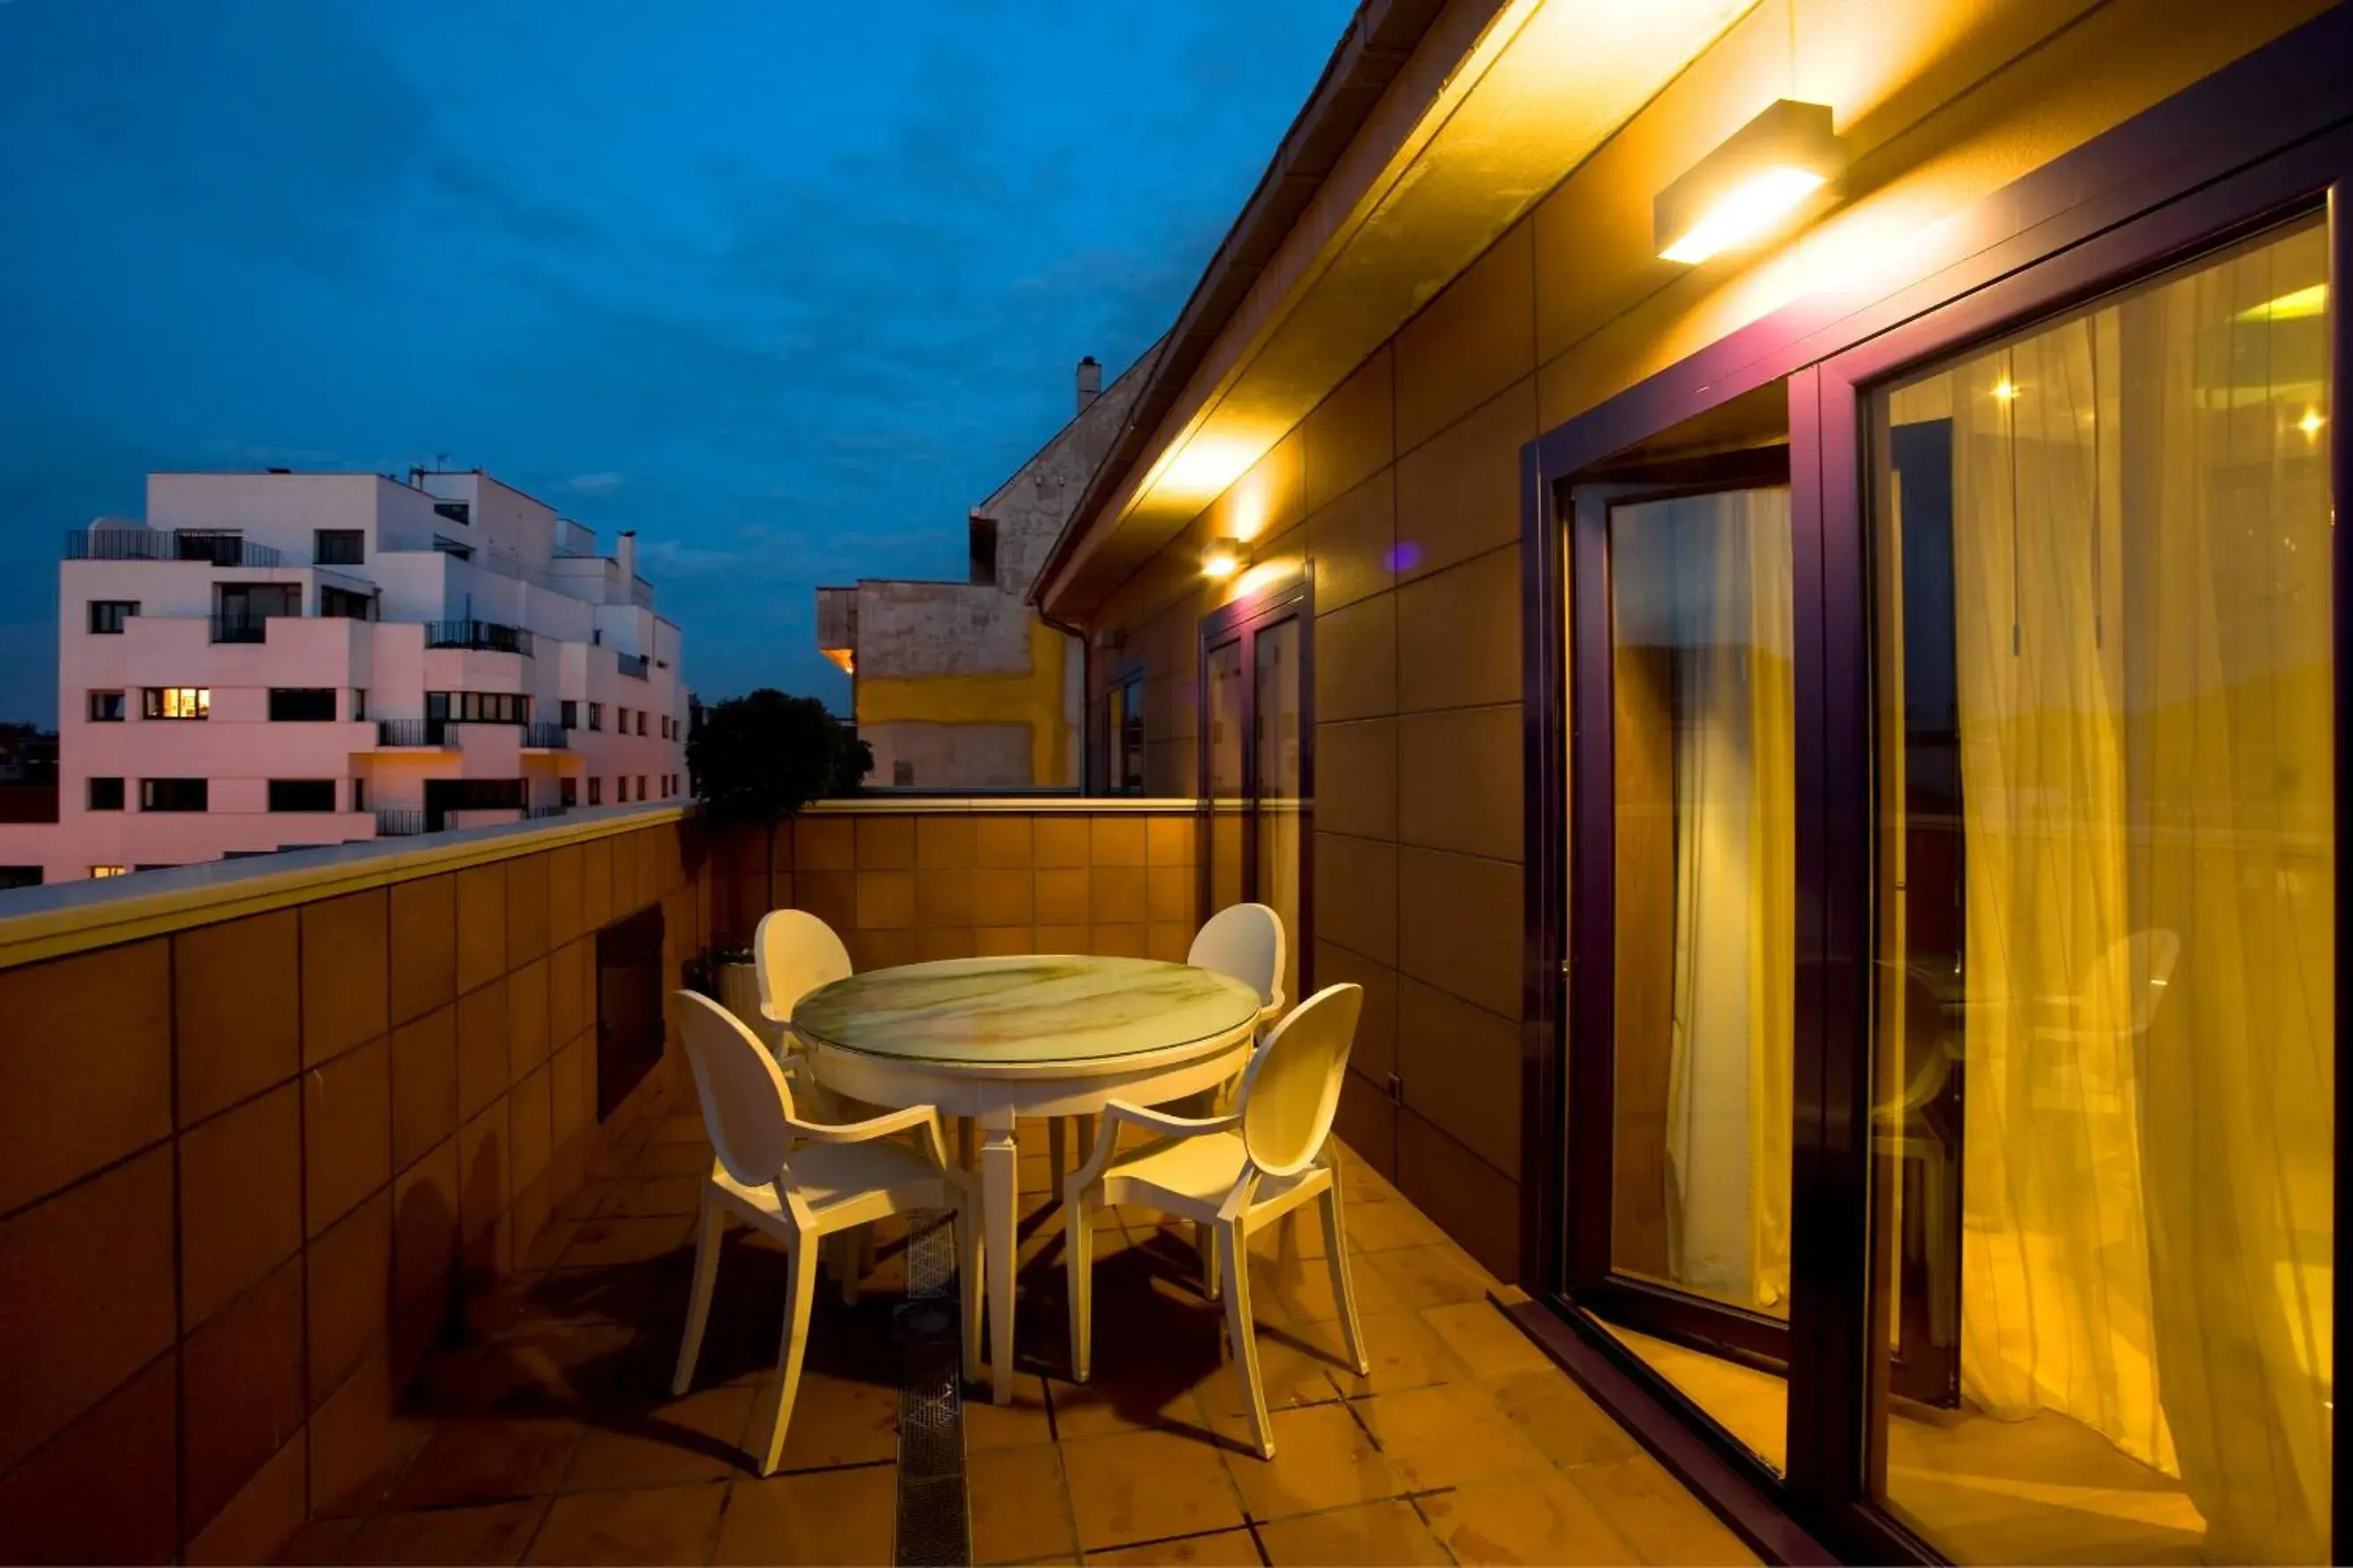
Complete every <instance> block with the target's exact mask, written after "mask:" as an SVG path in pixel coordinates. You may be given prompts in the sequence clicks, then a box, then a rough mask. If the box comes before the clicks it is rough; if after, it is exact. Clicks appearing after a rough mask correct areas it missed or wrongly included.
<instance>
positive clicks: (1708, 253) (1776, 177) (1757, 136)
mask: <svg viewBox="0 0 2353 1568" xmlns="http://www.w3.org/2000/svg"><path fill="white" fill-rule="evenodd" d="M1844 162H1845V155H1844V153H1842V152H1841V149H1840V146H1839V140H1838V136H1837V134H1836V132H1833V131H1832V130H1831V110H1830V106H1829V105H1828V104H1823V103H1800V102H1799V101H1798V100H1795V99H1791V98H1783V99H1777V100H1774V101H1773V102H1772V103H1770V104H1768V105H1767V106H1766V109H1765V111H1764V112H1763V113H1762V114H1759V115H1758V116H1757V118H1756V119H1754V120H1752V121H1749V122H1748V123H1747V124H1746V125H1744V126H1742V127H1741V128H1740V129H1739V130H1737V131H1736V132H1733V133H1732V134H1731V135H1730V136H1729V137H1727V138H1725V141H1724V142H1722V144H1720V145H1719V146H1717V147H1716V149H1715V151H1714V152H1712V153H1708V155H1707V156H1706V157H1704V158H1702V159H1701V160H1700V161H1699V162H1698V163H1694V164H1693V165H1692V166H1691V167H1690V168H1689V169H1686V170H1685V171H1683V174H1680V175H1678V176H1677V177H1676V179H1675V181H1674V183H1673V184H1671V185H1669V186H1668V187H1667V188H1666V189H1665V190H1663V191H1661V192H1660V193H1659V195H1658V199H1657V200H1656V202H1655V203H1654V204H1653V205H1652V207H1651V226H1652V237H1653V238H1654V239H1655V240H1656V241H1657V243H1658V247H1659V256H1660V258H1661V259H1662V260H1666V261H1674V262H1680V263H1682V264H1683V265H1684V266H1686V267H1696V266H1697V265H1699V264H1700V263H1701V262H1703V261H1705V260H1706V259H1708V258H1710V257H1712V256H1715V255H1718V254H1720V253H1721V252H1724V251H1727V250H1737V249H1740V248H1742V247H1746V246H1749V245H1753V244H1755V243H1756V242H1757V241H1758V240H1760V239H1762V238H1764V237H1766V236H1767V235H1768V234H1771V233H1772V232H1773V231H1774V230H1775V229H1777V228H1778V227H1780V226H1781V225H1782V224H1783V223H1785V222H1786V221H1787V220H1788V217H1789V216H1790V215H1791V214H1792V213H1794V212H1796V211H1797V210H1798V208H1799V206H1800V205H1803V204H1804V203H1805V201H1806V200H1807V198H1809V197H1810V196H1811V195H1813V194H1814V193H1815V192H1817V191H1819V190H1820V189H1821V188H1822V187H1823V186H1824V185H1826V184H1829V183H1830V181H1831V177H1832V176H1833V175H1835V174H1838V172H1839V170H1840V168H1841V166H1842V165H1843V163H1844Z"/></svg>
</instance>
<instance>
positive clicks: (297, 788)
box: [269, 779, 335, 811]
mask: <svg viewBox="0 0 2353 1568" xmlns="http://www.w3.org/2000/svg"><path fill="white" fill-rule="evenodd" d="M269 809H270V810H272V811H332V810H334V809H335V781H334V780H332V779H271V780H270V781H269Z"/></svg>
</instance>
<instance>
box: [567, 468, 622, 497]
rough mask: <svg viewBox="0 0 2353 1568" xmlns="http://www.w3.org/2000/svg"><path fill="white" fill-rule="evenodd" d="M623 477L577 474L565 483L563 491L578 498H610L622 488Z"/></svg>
mask: <svg viewBox="0 0 2353 1568" xmlns="http://www.w3.org/2000/svg"><path fill="white" fill-rule="evenodd" d="M621 479H622V476H621V475H619V474H616V473H609V472H607V473H602V474H575V475H573V476H572V477H571V478H570V479H566V480H565V481H564V484H563V486H562V488H563V489H567V490H569V491H571V492H572V493H573V494H574V495H578V496H608V495H611V494H612V493H613V492H614V491H615V490H617V489H620V488H621Z"/></svg>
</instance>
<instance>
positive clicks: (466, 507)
mask: <svg viewBox="0 0 2353 1568" xmlns="http://www.w3.org/2000/svg"><path fill="white" fill-rule="evenodd" d="M433 515H434V516H436V517H446V518H448V520H449V521H451V522H463V523H469V524H470V523H471V522H472V521H474V508H473V504H472V503H471V502H470V501H462V500H437V501H435V502H434V503H433Z"/></svg>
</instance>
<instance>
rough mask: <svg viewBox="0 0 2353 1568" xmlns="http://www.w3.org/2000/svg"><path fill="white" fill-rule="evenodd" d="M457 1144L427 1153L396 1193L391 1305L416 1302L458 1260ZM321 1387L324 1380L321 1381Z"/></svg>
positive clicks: (403, 1177)
mask: <svg viewBox="0 0 2353 1568" xmlns="http://www.w3.org/2000/svg"><path fill="white" fill-rule="evenodd" d="M458 1192H459V1189H458V1139H457V1137H456V1136H455V1135H454V1134H453V1135H452V1136H450V1137H449V1138H448V1139H446V1140H445V1141H443V1142H439V1143H437V1144H435V1145H434V1146H433V1147H432V1148H431V1149H430V1150H428V1151H427V1152H426V1154H425V1157H424V1158H423V1159H421V1160H419V1161H417V1163H415V1164H414V1165H411V1166H410V1167H409V1168H408V1169H407V1170H406V1171H404V1172H402V1173H401V1174H400V1180H398V1181H397V1182H396V1183H394V1184H393V1187H392V1300H394V1301H396V1302H404V1301H413V1300H417V1298H418V1297H419V1296H421V1295H423V1294H424V1293H425V1292H427V1291H428V1290H430V1289H434V1288H435V1285H436V1282H437V1281H438V1280H441V1279H446V1278H447V1277H448V1273H449V1267H450V1265H451V1264H452V1263H453V1262H455V1261H456V1259H457V1256H458V1209H459V1195H458ZM322 1381H323V1380H322Z"/></svg>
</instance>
